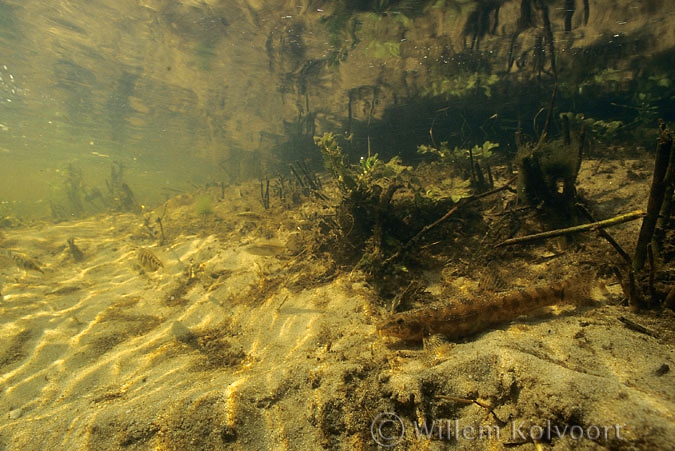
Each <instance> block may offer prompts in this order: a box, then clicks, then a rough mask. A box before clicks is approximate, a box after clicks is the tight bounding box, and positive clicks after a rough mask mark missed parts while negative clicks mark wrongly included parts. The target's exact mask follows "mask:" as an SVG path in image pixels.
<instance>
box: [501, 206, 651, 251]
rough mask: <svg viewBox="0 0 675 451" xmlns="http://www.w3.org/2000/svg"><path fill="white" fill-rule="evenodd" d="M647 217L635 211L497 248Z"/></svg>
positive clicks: (641, 212)
mask: <svg viewBox="0 0 675 451" xmlns="http://www.w3.org/2000/svg"><path fill="white" fill-rule="evenodd" d="M644 216H645V212H644V211H643V210H635V211H632V212H630V213H626V214H625V215H619V216H615V217H613V218H610V219H605V220H603V221H597V222H592V223H590V224H582V225H578V226H574V227H567V228H564V229H556V230H549V231H548V232H542V233H535V234H533V235H526V236H521V237H517V238H511V239H508V240H505V241H502V242H501V243H499V244H497V245H496V246H495V247H502V246H508V245H510V244H520V243H527V242H530V241H536V240H540V239H543V238H554V237H557V236H561V235H571V234H574V233H579V232H586V231H589V230H597V229H601V228H603V227H610V226H613V225H617V224H622V223H624V222H628V221H634V220H636V219H640V218H643V217H644Z"/></svg>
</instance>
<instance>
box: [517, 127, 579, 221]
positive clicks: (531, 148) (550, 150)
mask: <svg viewBox="0 0 675 451" xmlns="http://www.w3.org/2000/svg"><path fill="white" fill-rule="evenodd" d="M562 118H563V119H562V123H563V128H564V132H563V138H562V139H558V140H553V141H546V136H545V134H544V135H543V136H542V138H541V139H540V140H539V141H538V142H537V143H532V142H528V141H527V140H526V139H525V138H524V137H523V135H522V133H521V132H518V133H517V136H516V145H517V148H518V153H517V155H516V162H517V165H518V193H519V198H520V199H521V200H522V201H524V202H525V203H527V204H529V205H531V206H534V207H537V208H538V209H539V210H540V212H541V214H542V216H543V218H544V220H545V222H547V223H548V224H549V225H550V226H552V227H554V228H557V227H567V226H570V225H573V224H574V222H575V221H576V209H575V202H576V196H577V194H576V186H575V184H576V180H577V176H578V175H579V170H580V169H581V159H582V151H583V148H584V138H585V132H584V129H583V127H582V129H581V130H580V132H579V136H578V138H577V140H576V141H577V142H573V140H572V138H571V135H570V130H569V122H568V120H567V116H565V115H563V116H562Z"/></svg>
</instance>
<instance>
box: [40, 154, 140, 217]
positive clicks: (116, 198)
mask: <svg viewBox="0 0 675 451" xmlns="http://www.w3.org/2000/svg"><path fill="white" fill-rule="evenodd" d="M63 173H64V174H65V178H64V179H63V182H62V185H61V186H55V187H54V188H55V189H54V191H55V192H54V198H52V199H50V202H49V204H50V210H51V215H52V218H53V219H54V220H56V221H65V220H67V219H72V218H80V217H83V216H85V215H91V214H93V213H97V212H101V211H105V210H110V211H115V212H128V213H140V212H141V211H143V206H142V205H141V204H140V203H139V202H138V201H137V200H136V196H135V194H134V192H133V191H132V189H131V188H130V186H129V184H128V183H127V181H126V178H125V167H124V165H123V164H122V163H120V162H118V161H115V162H113V163H112V164H111V166H110V177H109V178H108V179H106V180H105V184H106V186H105V188H103V189H102V188H99V187H98V186H92V185H91V184H89V183H87V181H86V177H85V174H84V172H83V170H82V168H81V167H79V166H77V165H75V164H73V163H71V164H69V165H68V167H67V168H66V170H65V171H63Z"/></svg>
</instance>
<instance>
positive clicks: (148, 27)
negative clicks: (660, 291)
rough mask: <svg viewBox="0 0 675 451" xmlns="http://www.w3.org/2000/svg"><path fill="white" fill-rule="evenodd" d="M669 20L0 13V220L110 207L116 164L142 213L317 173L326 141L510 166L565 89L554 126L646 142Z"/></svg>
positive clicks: (609, 15) (0, 9) (221, 9)
mask: <svg viewBox="0 0 675 451" xmlns="http://www.w3.org/2000/svg"><path fill="white" fill-rule="evenodd" d="M545 16H546V20H545V18H544V17H545ZM673 17H674V16H673V12H672V8H670V9H669V8H667V7H665V6H663V5H661V4H660V3H658V2H639V1H621V2H618V3H616V4H615V2H607V1H604V2H587V1H576V2H575V1H572V2H569V1H545V2H539V1H522V2H521V1H496V2H480V1H478V2H472V1H442V2H438V1H370V2H368V1H359V2H347V1H340V2H321V1H319V2H288V1H271V2H258V1H248V2H247V1H243V2H241V1H239V2H235V1H209V2H196V1H187V2H181V3H174V2H165V1H159V0H146V1H141V2H116V1H112V0H101V1H97V2H77V1H76V2H66V1H58V2H47V1H40V0H30V1H18V0H9V1H3V2H1V3H0V44H1V45H0V77H1V80H0V159H1V160H0V197H1V198H2V204H0V213H1V214H2V215H4V216H18V217H53V218H55V219H65V218H67V217H69V216H81V215H87V214H91V213H95V212H100V211H106V209H108V208H110V202H107V203H106V197H111V196H112V197H114V194H113V193H110V192H108V191H109V190H108V191H106V190H107V189H108V188H107V186H106V183H105V181H106V179H108V180H109V179H110V177H111V167H112V165H113V163H115V162H116V164H117V163H119V164H121V165H122V166H123V167H124V177H125V182H126V183H128V186H129V187H130V188H131V189H132V190H133V192H134V194H135V196H136V197H137V198H138V201H139V202H140V203H141V204H148V205H157V204H159V203H161V202H163V201H164V200H165V199H166V198H168V197H169V196H171V195H174V194H176V192H182V191H187V190H190V189H193V188H194V187H195V186H203V185H205V184H207V183H221V182H222V183H226V184H229V183H233V182H237V181H240V180H243V179H248V178H259V177H265V176H271V175H276V174H281V173H284V174H286V175H289V174H288V170H287V164H286V163H287V162H291V161H294V160H297V159H306V158H309V159H310V160H312V161H313V162H314V164H316V165H320V160H321V159H320V155H319V154H318V152H317V151H316V148H315V147H314V145H313V140H312V137H313V136H314V135H316V134H320V133H321V132H324V131H332V132H335V133H344V134H345V135H348V136H349V135H351V136H352V140H351V141H350V142H351V148H350V149H347V150H348V151H349V152H350V154H352V155H353V156H354V158H358V157H359V155H364V154H366V153H367V152H368V151H369V150H371V151H372V152H378V153H379V154H380V155H381V156H386V157H391V156H393V155H402V156H403V157H404V158H405V157H408V158H409V159H414V158H417V155H416V153H415V150H416V147H417V145H419V144H432V143H436V144H438V143H440V142H442V141H448V142H449V143H450V145H460V146H468V147H471V146H473V145H476V144H478V145H480V144H482V143H483V142H484V141H487V140H491V141H493V142H501V143H503V144H504V145H503V146H502V148H503V149H511V151H512V150H513V147H514V146H513V145H512V144H513V139H514V138H513V136H514V132H515V130H516V129H518V128H523V129H524V130H525V131H526V132H527V133H529V134H530V135H533V136H536V135H537V134H538V133H541V131H542V128H543V126H544V119H545V117H546V114H545V112H543V110H545V109H546V108H548V106H549V105H550V99H551V92H552V87H553V85H554V82H555V81H557V84H558V92H557V98H556V105H555V111H554V113H555V114H557V113H560V112H568V111H569V112H571V113H573V114H574V115H579V116H578V120H577V121H576V123H575V124H574V125H575V126H577V127H578V126H580V125H581V123H582V122H584V119H583V118H585V119H587V120H586V122H585V126H586V128H587V129H589V130H591V131H592V132H593V133H594V139H596V141H598V142H602V143H605V144H606V143H610V144H617V145H619V144H621V145H628V146H630V145H644V146H651V145H652V144H653V139H654V136H655V134H654V132H653V128H654V126H655V122H656V119H657V118H658V117H664V118H665V119H666V120H668V119H671V120H672V118H673V116H674V113H673V108H672V100H673V95H674V94H673V93H674V92H675V81H674V80H673V79H672V60H673V58H672V57H673V48H674V46H675V37H673V34H672V23H673ZM547 20H548V22H549V23H550V24H549V26H548V28H547V25H546V21H547ZM549 30H550V35H549ZM551 50H552V51H553V54H552V53H551ZM552 55H553V58H551V56H552ZM554 62H555V65H556V67H554V66H553V64H554ZM555 117H556V116H554V119H555ZM575 117H577V116H575ZM650 130H651V131H650ZM551 133H552V134H555V133H559V124H558V123H556V122H555V121H554V123H553V125H552V130H551ZM504 151H505V152H506V151H508V150H504ZM73 171H75V172H76V173H77V174H78V175H77V176H76V177H75V179H73V177H72V174H73ZM73 183H75V184H79V186H78V189H79V190H80V191H81V192H80V193H79V194H77V195H78V196H81V197H82V200H81V202H82V206H81V208H80V207H77V206H73V205H72V201H71V200H69V199H68V196H69V194H68V192H69V190H70V191H72V189H73ZM97 192H100V193H101V197H100V198H99V196H98V194H97ZM71 194H72V193H71ZM90 198H91V199H93V200H92V201H90ZM101 199H103V201H101Z"/></svg>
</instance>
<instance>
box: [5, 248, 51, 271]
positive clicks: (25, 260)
mask: <svg viewBox="0 0 675 451" xmlns="http://www.w3.org/2000/svg"><path fill="white" fill-rule="evenodd" d="M12 260H14V264H15V265H16V266H18V267H19V268H21V269H23V270H24V271H37V272H41V273H44V271H43V270H42V268H40V265H38V263H37V262H36V261H35V260H33V259H32V258H30V257H29V256H27V255H24V254H20V253H18V252H12Z"/></svg>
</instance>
